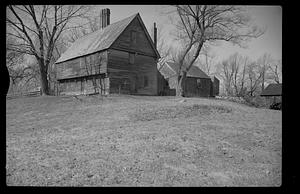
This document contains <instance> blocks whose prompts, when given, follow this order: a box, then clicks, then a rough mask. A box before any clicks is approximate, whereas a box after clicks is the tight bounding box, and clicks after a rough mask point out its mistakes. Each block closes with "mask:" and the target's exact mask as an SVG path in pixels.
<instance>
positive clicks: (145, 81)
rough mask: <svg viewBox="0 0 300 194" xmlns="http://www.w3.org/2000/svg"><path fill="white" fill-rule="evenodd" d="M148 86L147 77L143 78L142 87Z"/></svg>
mask: <svg viewBox="0 0 300 194" xmlns="http://www.w3.org/2000/svg"><path fill="white" fill-rule="evenodd" d="M147 86H148V77H147V76H144V87H147Z"/></svg>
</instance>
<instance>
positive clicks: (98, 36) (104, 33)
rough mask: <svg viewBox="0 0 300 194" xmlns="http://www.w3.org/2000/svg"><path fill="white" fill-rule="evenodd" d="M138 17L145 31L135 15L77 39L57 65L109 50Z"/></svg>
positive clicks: (137, 15) (138, 16)
mask: <svg viewBox="0 0 300 194" xmlns="http://www.w3.org/2000/svg"><path fill="white" fill-rule="evenodd" d="M136 17H137V18H138V19H139V20H140V22H141V24H142V26H143V28H144V29H145V26H144V24H143V22H142V20H141V18H140V15H139V13H137V14H134V15H132V16H130V17H128V18H125V19H123V20H121V21H118V22H115V23H112V24H110V25H108V26H107V27H105V28H103V29H100V30H97V31H95V32H93V33H90V34H88V35H86V36H83V37H81V38H79V39H77V40H76V41H75V42H74V43H73V44H72V46H71V47H69V48H68V49H67V51H66V52H64V53H63V54H62V55H61V57H60V58H59V59H58V60H57V61H56V62H55V63H61V62H64V61H67V60H70V59H73V58H77V57H80V56H84V55H88V54H92V53H95V52H98V51H101V50H105V49H108V48H109V47H110V46H111V45H112V44H113V43H114V41H115V40H116V39H117V38H118V37H119V36H120V35H121V34H122V32H123V31H124V30H125V29H126V27H127V26H128V25H129V24H130V23H131V22H132V21H133V20H134V19H135V18H136ZM146 35H147V38H148V39H149V34H148V33H147V30H146ZM150 41H151V46H152V48H153V49H154V50H155V52H156V54H157V56H159V54H158V52H157V50H156V49H155V47H154V44H153V41H152V40H151V38H150Z"/></svg>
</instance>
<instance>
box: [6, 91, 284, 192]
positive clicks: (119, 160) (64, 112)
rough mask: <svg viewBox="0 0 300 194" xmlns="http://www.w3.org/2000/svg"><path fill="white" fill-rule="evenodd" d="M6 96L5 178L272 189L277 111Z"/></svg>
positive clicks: (276, 171) (277, 176) (11, 181)
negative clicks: (265, 187)
mask: <svg viewBox="0 0 300 194" xmlns="http://www.w3.org/2000/svg"><path fill="white" fill-rule="evenodd" d="M79 98H80V99H75V98H72V97H53V96H52V97H51V96H49V97H31V98H29V97H27V98H18V99H10V100H7V101H6V161H7V165H6V169H7V170H6V183H7V185H9V186H10V185H26V186H28V185H34V186H47V185H51V186H280V185H281V164H282V163H281V160H282V157H281V153H282V151H281V150H282V112H281V111H276V110H268V109H258V108H252V107H248V106H246V105H240V104H237V103H234V102H228V101H222V100H217V99H205V98H185V99H186V101H185V102H182V99H181V98H175V97H154V96H153V97H150V96H110V97H99V96H90V97H79Z"/></svg>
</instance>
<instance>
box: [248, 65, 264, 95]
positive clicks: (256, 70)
mask: <svg viewBox="0 0 300 194" xmlns="http://www.w3.org/2000/svg"><path fill="white" fill-rule="evenodd" d="M247 74H248V79H249V94H250V96H254V92H255V91H256V90H257V86H258V85H259V83H260V81H261V78H262V71H260V67H259V65H258V64H257V63H256V62H252V63H250V64H249V65H248V67H247Z"/></svg>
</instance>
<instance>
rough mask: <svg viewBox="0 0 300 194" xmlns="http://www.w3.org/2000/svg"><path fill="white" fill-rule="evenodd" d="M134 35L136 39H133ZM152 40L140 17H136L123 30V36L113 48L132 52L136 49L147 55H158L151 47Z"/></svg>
mask: <svg viewBox="0 0 300 194" xmlns="http://www.w3.org/2000/svg"><path fill="white" fill-rule="evenodd" d="M134 33H135V35H134ZM134 36H135V38H136V40H133V39H134ZM150 41H152V40H149V39H148V38H147V35H146V32H145V31H144V29H143V27H142V24H141V23H140V21H139V20H138V18H135V19H134V20H133V21H132V22H131V23H130V24H129V26H127V28H126V29H125V30H124V32H122V34H121V36H119V37H118V38H117V40H116V41H115V42H114V43H113V45H112V46H111V48H119V49H125V50H128V51H132V52H134V51H136V52H140V53H143V54H145V55H149V56H153V57H156V54H155V51H154V50H153V48H152V47H151V44H152V42H150Z"/></svg>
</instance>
